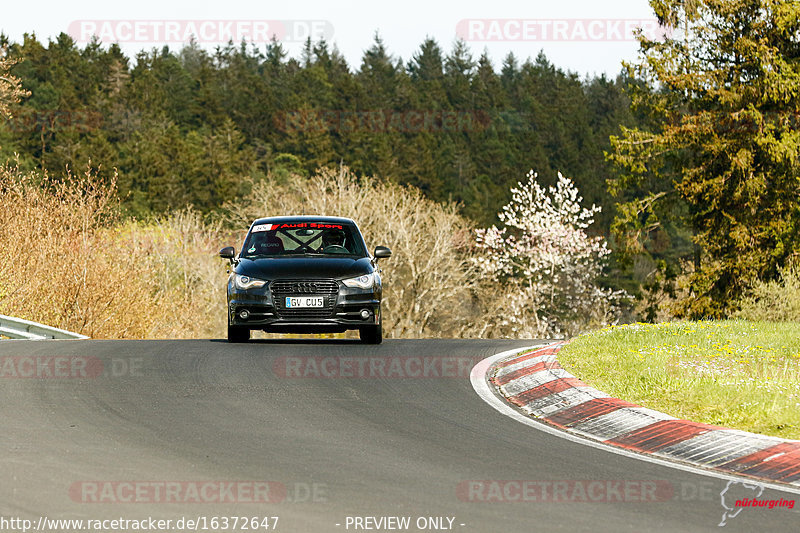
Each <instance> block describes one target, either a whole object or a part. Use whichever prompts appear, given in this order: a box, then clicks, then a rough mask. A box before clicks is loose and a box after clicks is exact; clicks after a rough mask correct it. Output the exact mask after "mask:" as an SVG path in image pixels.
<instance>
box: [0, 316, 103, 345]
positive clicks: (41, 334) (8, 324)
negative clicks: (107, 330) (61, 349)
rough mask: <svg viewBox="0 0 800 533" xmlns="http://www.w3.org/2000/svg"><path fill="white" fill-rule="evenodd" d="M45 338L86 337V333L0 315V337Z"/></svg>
mask: <svg viewBox="0 0 800 533" xmlns="http://www.w3.org/2000/svg"><path fill="white" fill-rule="evenodd" d="M3 337H8V338H9V339H26V340H37V341H38V340H46V339H88V338H89V337H87V336H86V335H81V334H79V333H73V332H71V331H66V330H63V329H58V328H54V327H50V326H45V325H44V324H39V323H37V322H31V321H30V320H23V319H21V318H14V317H13V316H5V315H0V339H1V338H3Z"/></svg>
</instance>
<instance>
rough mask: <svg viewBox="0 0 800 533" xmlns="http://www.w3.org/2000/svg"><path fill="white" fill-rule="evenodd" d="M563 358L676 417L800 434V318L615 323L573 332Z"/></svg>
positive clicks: (571, 367)
mask: <svg viewBox="0 0 800 533" xmlns="http://www.w3.org/2000/svg"><path fill="white" fill-rule="evenodd" d="M558 359H559V361H560V362H561V365H562V366H563V367H564V368H565V369H567V370H568V371H569V372H571V373H572V374H574V375H575V376H577V377H579V378H580V379H581V380H583V381H585V382H586V383H588V384H590V385H592V386H593V387H596V388H598V389H600V390H602V391H604V392H606V393H608V394H610V395H611V396H614V397H617V398H622V399H625V400H628V401H631V402H635V403H638V404H640V405H643V406H645V407H649V408H652V409H656V410H658V411H662V412H664V413H668V414H670V415H672V416H675V417H677V418H682V419H687V420H693V421H696V422H704V423H707V424H715V425H721V426H726V427H730V428H736V429H742V430H745V431H752V432H755V433H762V434H765V435H774V436H778V437H783V438H790V439H800V324H796V323H774V322H747V321H737V320H729V321H703V322H667V323H661V324H627V325H623V326H612V327H608V328H605V329H601V330H598V331H595V332H591V333H588V334H585V335H582V336H579V337H577V338H575V339H573V340H572V342H571V343H570V344H568V345H567V346H565V347H564V348H563V349H562V350H561V352H560V353H559V356H558Z"/></svg>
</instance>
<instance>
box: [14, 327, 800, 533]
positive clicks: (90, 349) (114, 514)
mask: <svg viewBox="0 0 800 533" xmlns="http://www.w3.org/2000/svg"><path fill="white" fill-rule="evenodd" d="M531 344H534V343H533V342H531V341H528V342H525V341H484V340H389V341H385V342H384V344H382V345H380V346H377V347H375V346H366V345H362V344H359V343H357V342H355V341H353V342H351V341H325V342H316V341H312V342H301V341H296V342H294V341H287V342H271V341H254V342H251V343H249V344H242V345H232V344H228V343H226V342H223V341H221V340H194V341H93V340H90V341H41V342H30V341H3V342H0V376H2V381H0V405H1V406H2V418H1V419H0V420H1V422H0V441H2V450H3V458H2V462H0V465H1V466H0V468H1V469H2V470H1V472H2V474H1V476H2V477H0V481H1V483H0V511H1V512H2V518H3V519H10V518H24V519H30V520H32V522H33V524H34V525H36V524H38V520H39V517H47V518H48V519H114V518H123V519H137V520H138V519H143V518H148V517H153V518H154V519H162V520H167V519H169V520H173V524H172V525H173V526H174V525H176V524H175V521H176V520H178V519H180V518H181V517H185V519H192V520H197V519H198V518H200V520H205V521H206V522H205V526H206V527H207V528H208V529H221V528H222V522H220V523H218V524H217V527H216V528H212V527H211V522H210V520H211V519H212V518H213V517H215V516H216V517H228V527H229V529H228V530H233V529H231V528H232V526H233V522H232V520H233V518H234V517H237V516H238V517H248V518H249V517H278V523H277V528H276V529H277V530H278V531H291V532H294V531H309V532H313V531H320V532H327V531H390V530H392V529H389V527H391V526H395V527H396V528H402V527H403V526H401V524H402V522H400V523H398V522H394V521H392V520H390V519H388V518H387V517H408V519H409V526H408V527H407V528H406V529H405V530H408V531H420V530H424V531H432V530H455V531H464V532H484V531H485V532H537V531H559V530H563V531H614V532H617V531H635V532H642V531H720V527H719V526H718V524H719V523H720V521H721V519H722V517H723V513H724V512H725V509H724V508H723V502H722V498H721V497H720V493H721V492H722V491H723V490H724V489H726V487H727V486H728V483H727V482H726V481H725V480H721V479H716V478H713V477H707V476H702V475H697V474H693V473H689V472H685V471H681V470H677V469H673V468H670V467H667V466H662V465H658V464H652V463H648V462H644V461H640V460H637V459H633V458H629V457H624V456H620V455H616V454H612V453H608V452H606V451H604V450H598V449H595V448H592V447H589V446H585V445H582V444H580V443H575V442H570V441H568V440H564V439H561V438H559V437H557V436H553V435H550V434H547V433H545V432H543V431H538V430H537V429H535V428H531V427H528V426H526V425H524V424H521V423H519V422H517V421H515V420H513V419H511V418H508V417H506V416H503V415H501V414H500V413H498V412H497V411H496V410H494V409H493V408H492V407H491V406H489V405H488V404H487V403H485V402H484V401H483V400H481V399H480V398H479V397H478V395H477V394H476V393H475V391H474V390H473V388H472V386H471V384H470V380H469V376H468V373H467V372H468V371H467V370H465V369H469V368H471V366H472V364H473V363H475V362H477V361H478V360H480V359H482V358H484V357H487V356H489V355H492V354H494V353H497V352H501V351H504V350H507V349H510V348H514V347H517V346H518V347H523V346H529V345H531ZM522 482H524V483H522ZM753 495H754V493H752V492H750V491H749V489H748V488H747V487H744V486H743V485H740V484H736V483H735V484H733V486H731V487H728V492H727V493H726V497H727V499H728V500H731V499H734V498H745V497H752V496H753ZM759 499H761V500H765V499H772V500H778V501H780V500H781V499H783V501H784V502H788V501H794V500H795V499H797V500H800V496H798V495H796V494H791V493H787V492H782V491H777V490H773V489H766V490H764V492H763V493H762V494H761V495H760V496H759ZM252 500H256V501H252ZM487 500H489V501H487ZM499 500H502V501H499ZM729 503H730V504H732V501H731V502H729ZM784 505H786V504H784ZM348 517H350V518H348ZM270 520H272V519H270ZM381 520H383V521H381ZM451 520H452V521H451ZM107 524H109V525H110V524H111V523H110V522H109V523H107ZM5 525H6V527H5V528H3V527H2V526H3V524H2V522H1V521H0V529H11V527H10V524H9V523H7V524H5ZM183 525H184V526H185V523H184V524H183ZM251 525H252V524H251ZM260 525H261V526H263V521H262V522H261V524H260ZM268 525H269V526H270V529H269V530H272V529H271V528H272V527H273V526H274V525H275V524H274V522H268ZM357 525H358V526H360V527H359V528H358V529H357V528H356V527H357ZM367 527H370V528H372V529H367ZM724 527H725V529H724V530H725V531H756V530H762V531H770V532H772V531H797V530H798V529H800V506H796V507H794V508H793V509H789V508H787V507H785V506H784V507H775V508H773V509H767V508H758V509H754V508H744V509H741V511H740V512H739V513H738V514H736V516H732V517H729V518H727V520H726V525H725V526H724ZM448 528H449V529H448ZM62 529H70V528H69V527H62ZM72 529H74V525H73V527H72ZM128 529H129V530H132V528H130V527H128ZM184 529H193V528H186V527H184ZM197 529H198V530H203V523H202V522H201V523H200V524H199V525H198V528H197ZM84 530H85V529H84ZM171 530H173V531H177V529H174V528H173V529H171ZM236 530H237V531H242V530H243V528H242V527H241V523H239V527H238V528H236ZM249 530H252V529H249ZM259 530H261V531H265V529H264V528H263V527H260V528H259ZM394 530H404V529H394Z"/></svg>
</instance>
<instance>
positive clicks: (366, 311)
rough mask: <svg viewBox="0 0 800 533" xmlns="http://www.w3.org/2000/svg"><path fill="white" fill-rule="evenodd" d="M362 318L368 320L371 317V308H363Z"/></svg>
mask: <svg viewBox="0 0 800 533" xmlns="http://www.w3.org/2000/svg"><path fill="white" fill-rule="evenodd" d="M361 318H362V319H363V320H366V319H368V318H369V310H368V309H362V310H361Z"/></svg>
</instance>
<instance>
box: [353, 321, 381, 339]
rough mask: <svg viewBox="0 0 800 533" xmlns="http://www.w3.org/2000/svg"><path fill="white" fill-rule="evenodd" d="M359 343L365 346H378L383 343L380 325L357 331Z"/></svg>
mask: <svg viewBox="0 0 800 533" xmlns="http://www.w3.org/2000/svg"><path fill="white" fill-rule="evenodd" d="M358 336H359V337H361V342H363V343H366V344H380V343H381V342H383V328H382V327H381V325H380V324H378V325H377V326H371V327H367V328H361V329H359V330H358Z"/></svg>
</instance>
